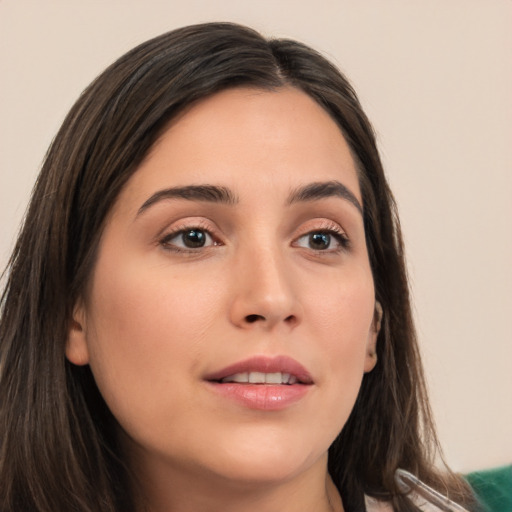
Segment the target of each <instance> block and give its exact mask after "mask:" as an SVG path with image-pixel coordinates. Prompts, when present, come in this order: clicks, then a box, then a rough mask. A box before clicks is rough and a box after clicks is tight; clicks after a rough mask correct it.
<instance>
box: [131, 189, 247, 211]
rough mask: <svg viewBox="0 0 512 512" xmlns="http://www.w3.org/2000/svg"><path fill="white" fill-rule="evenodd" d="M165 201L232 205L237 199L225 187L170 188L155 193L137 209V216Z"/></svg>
mask: <svg viewBox="0 0 512 512" xmlns="http://www.w3.org/2000/svg"><path fill="white" fill-rule="evenodd" d="M165 199H187V200H189V201H202V202H204V201H205V202H208V203H221V204H228V205H233V204H236V203H237V202H238V198H237V197H236V196H235V194H233V192H231V190H229V189H228V188H226V187H219V186H217V185H186V186H184V187H171V188H166V189H163V190H159V191H158V192H155V193H154V194H153V195H152V196H151V197H150V198H149V199H147V200H146V201H145V202H144V204H143V205H142V206H141V207H140V208H139V211H138V212H137V216H139V215H140V214H142V213H144V211H146V210H147V209H148V208H149V207H150V206H153V205H154V204H155V203H158V202H159V201H163V200H165Z"/></svg>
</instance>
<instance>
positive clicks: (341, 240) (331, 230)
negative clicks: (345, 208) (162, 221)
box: [158, 224, 351, 254]
mask: <svg viewBox="0 0 512 512" xmlns="http://www.w3.org/2000/svg"><path fill="white" fill-rule="evenodd" d="M193 231H196V232H199V233H203V234H206V236H207V239H206V242H208V238H209V239H210V240H211V243H210V244H208V245H202V246H198V247H194V248H192V247H189V248H187V247H179V246H177V245H176V244H172V243H171V241H172V240H173V239H175V238H177V237H179V236H180V235H181V236H183V235H184V234H185V233H187V232H189V233H191V232H193ZM316 234H320V235H328V236H330V237H333V238H334V239H335V240H336V242H337V243H338V245H339V246H338V247H336V248H333V249H331V248H330V247H328V248H326V249H314V248H311V247H303V248H304V249H309V250H311V251H313V252H314V253H316V254H322V253H324V254H336V253H340V252H343V251H348V250H349V249H350V247H351V244H350V240H349V238H348V237H347V235H346V233H345V232H344V231H343V230H342V229H340V227H339V226H338V225H336V224H329V225H327V226H325V227H319V228H315V229H312V230H310V231H307V232H306V233H303V234H301V235H300V236H298V237H296V238H295V239H294V241H293V242H292V246H295V247H302V246H300V245H298V241H299V240H301V239H304V238H305V237H310V236H312V235H316ZM158 243H159V245H160V246H162V247H163V248H164V249H165V250H166V251H170V252H175V253H185V254H197V253H198V252H199V251H200V250H204V249H208V248H210V247H212V246H221V245H224V244H223V243H222V242H221V241H220V240H219V239H218V238H217V237H215V236H214V235H213V234H212V231H211V229H210V228H208V227H206V226H202V225H201V224H192V225H190V226H184V227H179V228H176V229H174V230H173V231H171V232H169V233H167V234H166V235H165V236H164V237H162V238H161V239H160V240H159V241H158Z"/></svg>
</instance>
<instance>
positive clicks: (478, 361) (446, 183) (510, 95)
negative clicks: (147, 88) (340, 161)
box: [0, 0, 512, 471]
mask: <svg viewBox="0 0 512 512" xmlns="http://www.w3.org/2000/svg"><path fill="white" fill-rule="evenodd" d="M212 20H231V21H237V22H242V23H246V24H249V25H252V26H253V27H255V28H257V29H259V30H261V31H263V32H264V33H265V34H267V35H275V36H288V37H292V38H296V39H299V40H302V41H304V42H306V43H308V44H310V45H312V46H314V47H316V48H317V49H320V50H321V51H322V52H323V53H324V54H326V55H327V56H328V57H330V58H331V59H332V60H334V61H335V62H336V63H337V64H338V65H339V66H340V67H341V69H342V70H344V71H345V73H346V74H347V75H348V76H349V77H350V78H351V80H352V82H353V83H354V85H355V87H356V90H357V91H358V92H359V95H360V98H361V100H362V102H363V105H364V106H365V107H366V110H367V112H368V114H369V117H370V118H371V119H372V121H373V123H374V125H375V128H376V130H377V132H378V136H379V144H380V148H381V152H382V156H383V159H384V163H385V166H386V168H387V172H388V175H389V179H390V181H391V185H392V187H393V189H394V191H395V194H396V198H397V201H398V205H399V209H400V213H401V218H402V223H403V229H404V233H405V239H406V244H407V254H408V261H409V268H410V274H411V283H412V289H413V298H414V302H415V313H416V319H417V324H418V330H419V335H420V340H421V346H422V352H423V355H424V360H425V365H426V371H427V376H428V381H429V386H430V391H431V397H432V403H433V409H434V413H435V417H436V420H437V424H438V428H439V433H440V437H441V441H442V443H443V445H444V448H445V453H446V456H447V459H448V461H449V463H450V464H451V465H452V466H453V467H454V468H455V469H457V470H460V471H468V470H473V469H477V468H486V467H491V466H495V465H500V464H505V463H511V462H512V441H511V438H512V399H511V396H512V393H511V391H512V371H511V360H512V335H511V321H512V66H511V63H512V51H511V50H512V1H510V0H387V1H383V0H364V1H357V0H315V1H313V0H307V1H301V0H259V1H243V0H222V1H220V0H218V1H216V0H186V1H185V0H176V1H158V0H145V1H142V0H137V1H133V0H123V1H120V0H103V1H99V0H98V1H94V0H80V1H78V0H76V1H74V0H60V1H59V0H32V1H28V0H0V66H1V68H0V266H1V267H2V268H3V267H4V266H5V263H6V262H7V258H8V254H9V252H10V250H11V249H12V245H13V241H14V238H15V233H16V231H17V228H18V226H19V223H20V221H21V219H22V216H23V213H24V210H25V207H26V204H27V201H28V198H29V193H30V190H31V187H32V184H33V182H34V180H35V177H36V173H37V171H38V168H39V166H40V163H41V160H42V158H43V156H44V153H45V151H46V148H47V147H48V145H49V143H50V141H51V139H52V137H53V135H54V134H55V132H56V131H57V129H58V127H59V125H60V123H61V121H62V120H63V117H64V115H65V114H66V112H67V111H68V109H69V108H70V107H71V105H72V103H73V102H74V100H75V99H76V98H77V97H78V95H79V93H80V92H81V90H82V89H83V88H84V87H85V86H86V85H87V84H88V83H89V82H90V81H91V80H92V79H93V78H94V77H95V76H96V75H97V74H98V73H99V72H100V71H101V70H102V69H103V68H104V67H106V65H108V64H109V63H110V62H111V61H113V60H114V59H115V58H117V57H118V56H120V55H121V54H122V53H124V52H125V51H127V50H128V49H130V48H131V47H133V46H134V45H136V44H137V43H139V42H142V41H143V40H146V39H148V38H150V37H152V36H155V35H157V34H160V33H162V32H165V31H168V30H171V29H173V28H175V27H178V26H181V25H185V24H190V23H197V22H203V21H212Z"/></svg>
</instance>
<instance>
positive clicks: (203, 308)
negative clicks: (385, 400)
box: [67, 88, 377, 482]
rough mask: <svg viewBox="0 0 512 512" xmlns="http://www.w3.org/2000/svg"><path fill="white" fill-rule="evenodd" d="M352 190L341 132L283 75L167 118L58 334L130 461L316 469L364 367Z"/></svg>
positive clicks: (257, 473) (370, 306)
mask: <svg viewBox="0 0 512 512" xmlns="http://www.w3.org/2000/svg"><path fill="white" fill-rule="evenodd" d="M361 203H362V202H361V195H360V190H359V186H358V179H357V175H356V170H355V166H354V161H353V159H352V157H351V154H350V151H349V148H348V146H347V143H346V142H345V140H344V138H343V136H342V134H341V133H340V130H339V129H338V127H337V126H336V124H335V123H334V122H333V121H332V120H331V118H330V117H329V115H328V114H327V113H326V112H325V111H324V110H323V109H322V108H321V107H320V106H318V105H317V104H316V103H315V102H314V101H313V100H312V99H310V98H309V97H308V96H307V95H305V94H304V93H302V92H300V91H298V90H296V89H293V88H283V89H280V90H279V91H277V92H268V91H260V90H254V89H246V88H241V89H236V90H229V91H225V92H222V93H219V94H217V95H215V96H213V97H211V98H208V99H206V100H203V101H202V102H200V103H198V104H197V105H195V106H194V107H193V108H191V109H190V110H188V111H187V112H186V113H184V114H183V115H182V116H180V117H179V118H178V119H176V120H175V121H174V122H173V123H172V125H171V126H170V127H169V128H168V130H167V131H166V132H165V133H164V134H163V136H162V137H161V138H160V140H159V141H158V142H157V144H156V145H155V146H154V148H153V149H152V151H151V152H150V154H149V155H148V156H147V158H146V159H145V161H144V162H143V164H142V165H141V166H140V168H139V169H138V170H137V172H136V173H135V174H134V175H133V176H132V178H131V179H130V180H129V182H128V183H127V185H126V186H125V187H124V189H123V190H122V192H121V194H120V196H119V198H118V200H117V202H116V204H115V205H114V207H113V209H112V211H111V213H110V215H109V218H108V221H107V224H106V226H105V230H104V232H103V235H102V239H101V243H100V246H99V252H98V257H97V262H96V266H95V269H94V272H93V275H92V277H91V279H92V281H91V283H90V291H89V293H88V294H87V299H86V300H85V301H84V303H83V304H78V305H77V307H76V309H75V316H74V320H75V321H74V322H73V325H72V327H71V329H70V333H69V339H68V343H67V357H68V358H69V360H70V361H71V362H73V363H75V364H90V367H91V369H92V372H93V374H94V377H95V379H96V382H97V384H98V387H99V389H100V391H101V393H102V395H103V397H104V398H105V401H106V403H107V404H108V406H109V408H110V409H111V411H112V413H113V414H114V416H115V417H116V418H117V420H118V422H119V425H120V426H121V429H122V432H123V439H124V440H125V443H126V447H127V450H128V452H129V454H130V455H131V457H132V458H133V460H136V461H137V464H138V465H140V467H144V468H145V470H146V471H147V472H149V474H151V472H154V473H155V474H156V473H157V472H158V471H164V472H165V471H168V472H171V473H172V471H176V472H177V473H178V472H181V474H184V473H186V474H189V475H192V476H196V477H197V476H201V477H202V478H205V477H207V476H208V475H210V476H215V477H216V478H219V477H221V478H229V479H230V480H232V481H233V480H237V479H238V480H240V481H245V482H263V481H265V482H267V481H275V480H280V479H289V478H291V477H293V476H296V475H300V474H305V472H307V471H317V470H318V471H322V472H324V473H325V464H326V457H327V455H326V452H327V449H328V447H329V445H330V444H331V442H332V441H333V440H334V438H335V437H336V436H337V434H338V433H339V432H340V430H341V429H342V427H343V425H344V424H345V422H346V420H347V418H348V415H349V413H350V411H351V409H352V407H353V404H354V401H355V399H356V395H357V393H358V390H359V387H360V383H361V379H362V376H363V374H364V372H367V371H370V370H371V369H372V368H373V365H374V359H373V358H372V357H371V356H370V355H369V353H371V352H373V347H374V344H375V339H376V334H377V333H376V332H375V331H376V328H375V326H374V322H373V317H374V309H375V300H374V287H373V279H372V274H371V271H370V266H369V261H368V254H367V249H366V244H365V234H364V228H363V218H362V214H361V207H360V205H361ZM164 468H165V469H164Z"/></svg>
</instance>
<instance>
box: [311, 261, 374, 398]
mask: <svg viewBox="0 0 512 512" xmlns="http://www.w3.org/2000/svg"><path fill="white" fill-rule="evenodd" d="M311 289H312V291H311V292H310V293H309V294H308V297H309V298H308V307H307V308H306V310H307V311H309V314H310V318H309V319H308V322H307V324H309V326H310V329H311V331H310V336H312V337H314V339H316V340H317V343H318V345H319V346H320V347H321V351H322V353H323V354H324V356H325V358H326V360H327V362H328V365H329V372H327V375H328V376H329V382H325V385H326V386H328V387H329V392H330V397H331V399H332V400H333V402H336V400H339V401H341V402H343V403H344V404H345V405H346V407H348V406H350V407H352V404H353V401H355V397H356V395H357V393H358V391H359V387H360V384H361V380H362V377H363V374H364V371H365V362H366V357H367V346H368V341H369V339H370V337H371V333H372V322H373V314H374V307H375V305H374V304H375V302H374V286H373V278H372V276H371V272H370V270H369V269H365V268H364V267H363V268H361V269H359V271H358V272H350V273H348V272H347V273H346V275H341V278H340V276H337V277H336V278H333V279H331V280H325V281H324V286H323V287H322V289H317V288H315V287H311Z"/></svg>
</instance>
